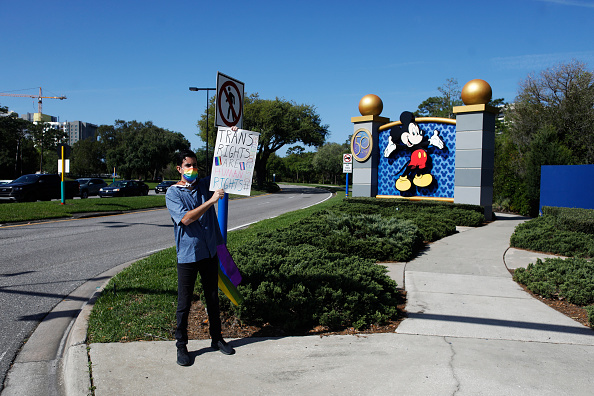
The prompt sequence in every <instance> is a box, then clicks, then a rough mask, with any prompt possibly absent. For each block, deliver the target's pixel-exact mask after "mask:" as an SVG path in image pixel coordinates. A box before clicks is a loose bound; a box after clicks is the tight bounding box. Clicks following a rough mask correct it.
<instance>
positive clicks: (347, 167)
mask: <svg viewBox="0 0 594 396" xmlns="http://www.w3.org/2000/svg"><path fill="white" fill-rule="evenodd" d="M342 173H353V164H342Z"/></svg>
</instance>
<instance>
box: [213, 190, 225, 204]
mask: <svg viewBox="0 0 594 396" xmlns="http://www.w3.org/2000/svg"><path fill="white" fill-rule="evenodd" d="M224 196H225V190H223V189H222V188H221V189H219V190H215V192H214V193H212V197H211V198H210V200H211V201H212V202H213V203H215V202H217V201H218V200H219V199H221V198H223V197H224Z"/></svg>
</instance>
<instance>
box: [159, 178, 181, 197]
mask: <svg viewBox="0 0 594 396" xmlns="http://www.w3.org/2000/svg"><path fill="white" fill-rule="evenodd" d="M175 183H177V182H175V181H171V180H165V181H162V182H161V183H159V184H157V186H156V187H155V194H159V193H166V192H167V189H168V188H169V186H172V185H174V184H175Z"/></svg>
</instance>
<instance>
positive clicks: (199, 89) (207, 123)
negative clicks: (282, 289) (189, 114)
mask: <svg viewBox="0 0 594 396" xmlns="http://www.w3.org/2000/svg"><path fill="white" fill-rule="evenodd" d="M215 90H216V88H196V87H190V91H206V174H207V175H208V174H209V173H210V171H209V169H210V167H209V164H210V162H209V161H208V127H209V122H208V100H209V98H208V91H215Z"/></svg>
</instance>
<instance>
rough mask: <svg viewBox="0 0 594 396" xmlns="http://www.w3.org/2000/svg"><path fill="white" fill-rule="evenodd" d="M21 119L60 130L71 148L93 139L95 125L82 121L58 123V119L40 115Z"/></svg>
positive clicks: (29, 114)
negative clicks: (82, 141) (78, 143)
mask: <svg viewBox="0 0 594 396" xmlns="http://www.w3.org/2000/svg"><path fill="white" fill-rule="evenodd" d="M21 118H22V119H24V120H27V121H31V122H33V123H38V122H45V123H47V124H49V125H50V126H51V127H52V128H55V129H59V130H62V131H64V132H65V133H66V135H67V136H68V145H69V146H72V145H73V144H74V143H76V142H78V141H79V140H84V139H89V138H93V139H94V138H95V132H97V125H95V124H91V123H90V122H83V121H64V122H59V121H58V117H54V116H50V115H47V114H40V113H27V114H21Z"/></svg>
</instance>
